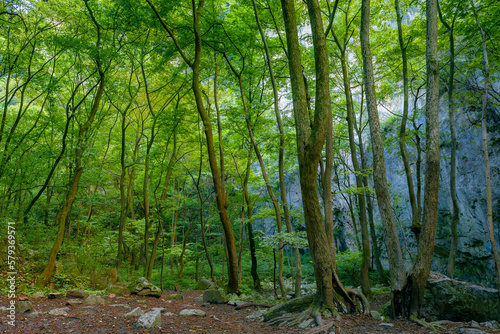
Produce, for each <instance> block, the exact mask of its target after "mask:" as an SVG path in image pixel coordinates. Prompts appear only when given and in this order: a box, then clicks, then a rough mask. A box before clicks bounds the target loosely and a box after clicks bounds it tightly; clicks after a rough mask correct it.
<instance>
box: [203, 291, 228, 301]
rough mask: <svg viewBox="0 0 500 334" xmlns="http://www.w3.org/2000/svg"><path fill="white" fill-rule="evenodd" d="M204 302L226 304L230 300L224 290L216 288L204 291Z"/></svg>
mask: <svg viewBox="0 0 500 334" xmlns="http://www.w3.org/2000/svg"><path fill="white" fill-rule="evenodd" d="M203 302H204V303H210V304H226V303H227V302H228V299H227V297H226V295H225V294H224V292H222V291H219V290H215V289H209V290H205V292H204V293H203Z"/></svg>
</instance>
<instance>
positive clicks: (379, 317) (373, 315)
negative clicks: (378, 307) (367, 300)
mask: <svg viewBox="0 0 500 334" xmlns="http://www.w3.org/2000/svg"><path fill="white" fill-rule="evenodd" d="M370 315H371V316H372V318H373V319H377V320H382V316H381V315H380V313H378V312H377V311H370Z"/></svg>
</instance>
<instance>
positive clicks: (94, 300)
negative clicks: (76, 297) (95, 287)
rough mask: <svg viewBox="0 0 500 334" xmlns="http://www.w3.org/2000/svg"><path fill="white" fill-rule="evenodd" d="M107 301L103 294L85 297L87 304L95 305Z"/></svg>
mask: <svg viewBox="0 0 500 334" xmlns="http://www.w3.org/2000/svg"><path fill="white" fill-rule="evenodd" d="M105 303H106V301H105V300H104V298H102V297H101V296H98V295H94V294H92V295H90V296H88V297H87V298H86V299H85V304H89V305H95V304H105Z"/></svg>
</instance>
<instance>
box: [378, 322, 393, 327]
mask: <svg viewBox="0 0 500 334" xmlns="http://www.w3.org/2000/svg"><path fill="white" fill-rule="evenodd" d="M378 325H379V326H382V327H394V324H391V323H389V322H383V323H380V324H378Z"/></svg>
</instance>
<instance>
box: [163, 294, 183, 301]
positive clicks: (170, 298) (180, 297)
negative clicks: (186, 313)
mask: <svg viewBox="0 0 500 334" xmlns="http://www.w3.org/2000/svg"><path fill="white" fill-rule="evenodd" d="M165 299H166V300H172V299H184V296H183V295H181V294H180V293H176V294H173V295H168V296H166V297H165Z"/></svg>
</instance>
